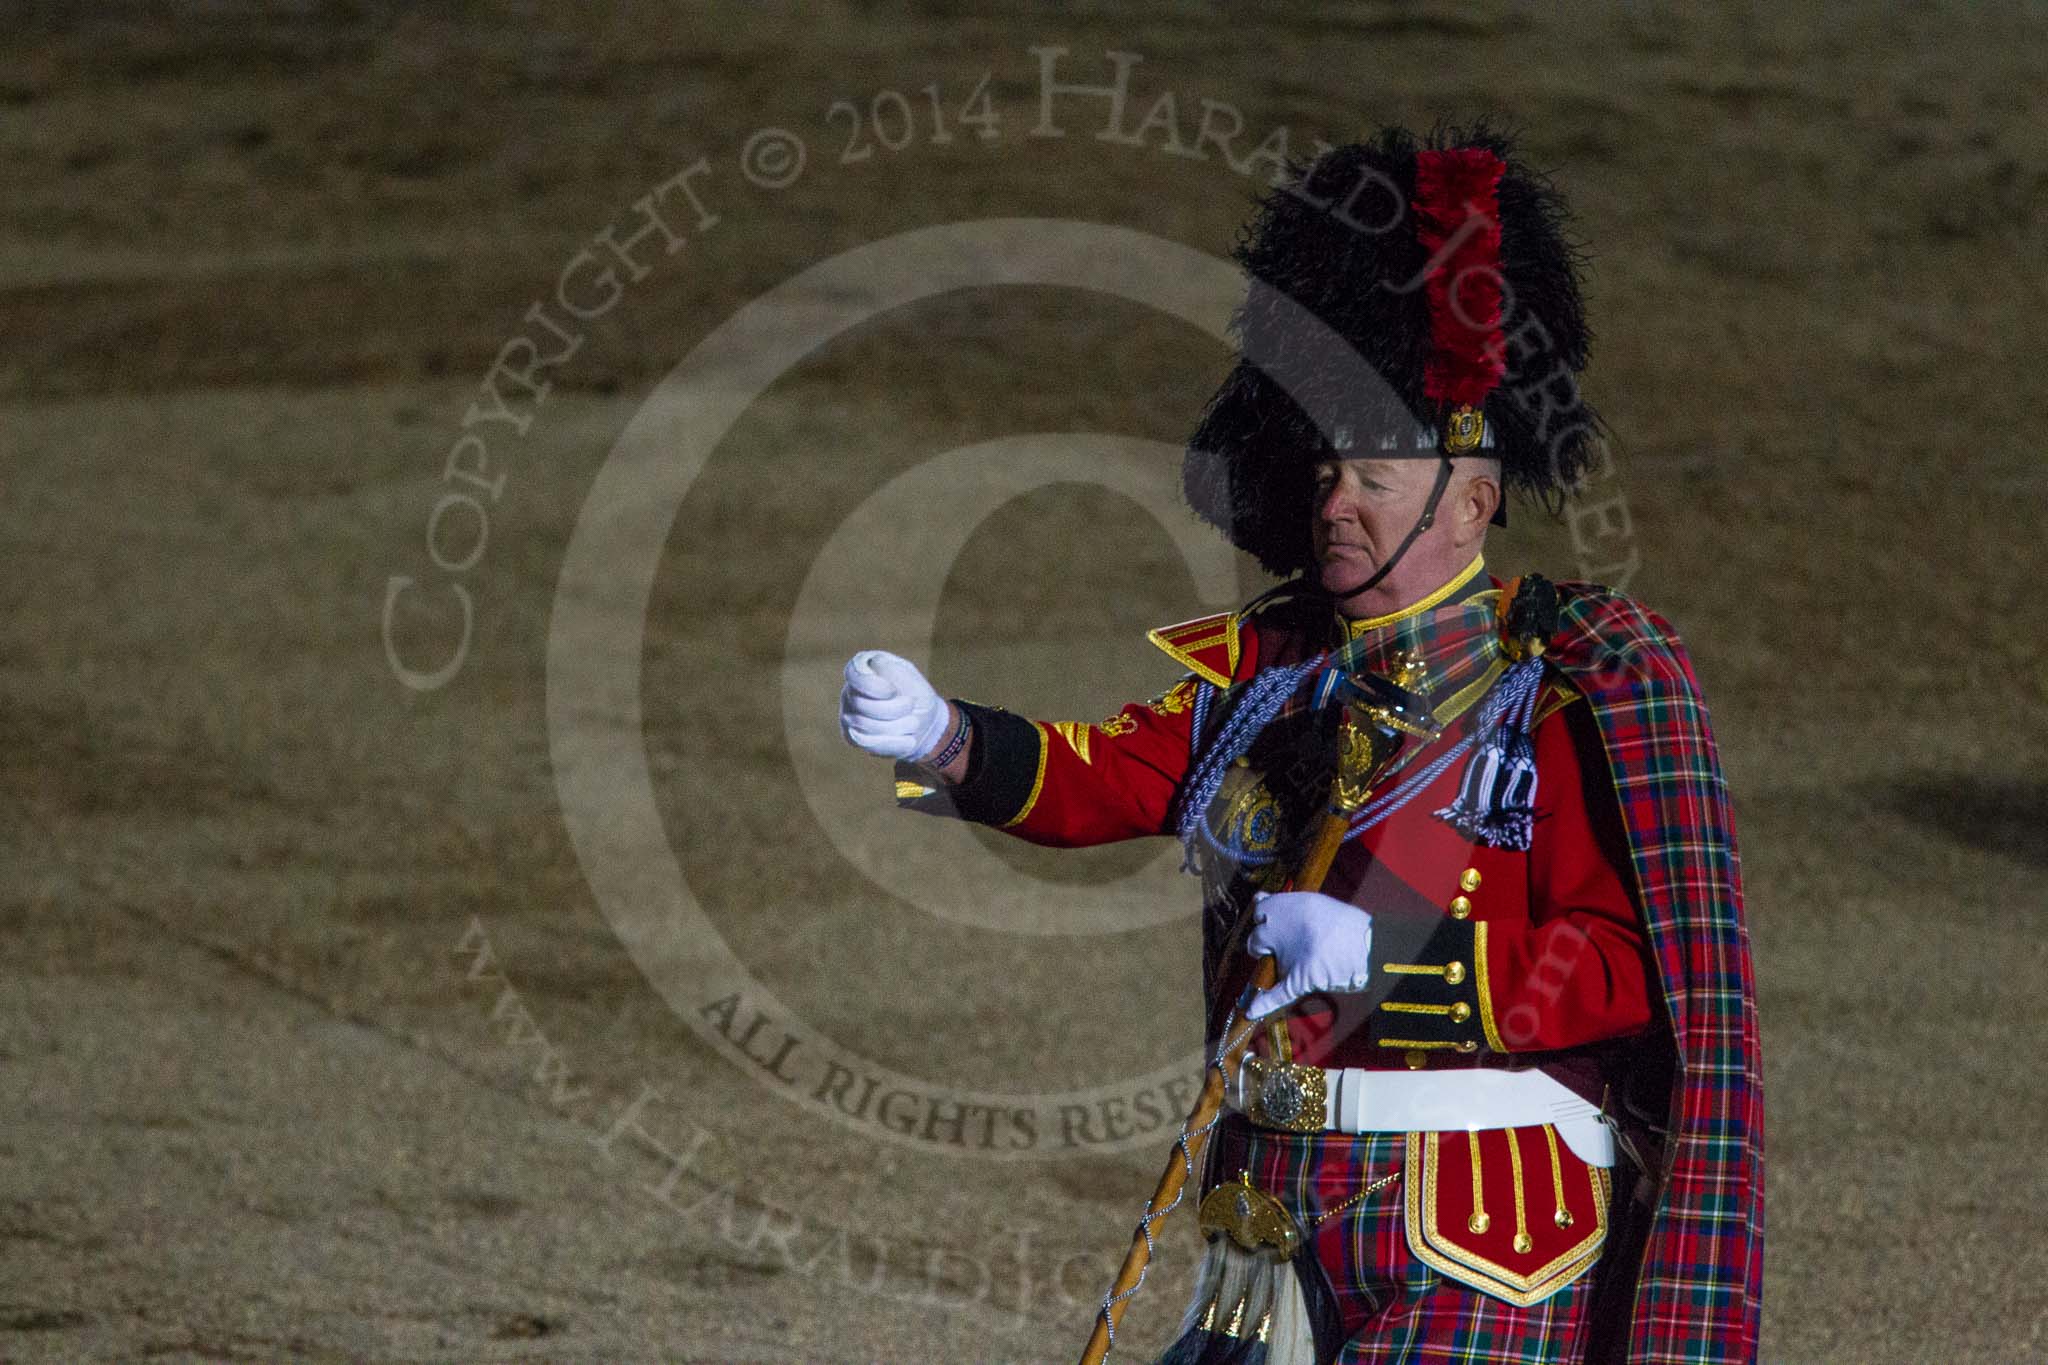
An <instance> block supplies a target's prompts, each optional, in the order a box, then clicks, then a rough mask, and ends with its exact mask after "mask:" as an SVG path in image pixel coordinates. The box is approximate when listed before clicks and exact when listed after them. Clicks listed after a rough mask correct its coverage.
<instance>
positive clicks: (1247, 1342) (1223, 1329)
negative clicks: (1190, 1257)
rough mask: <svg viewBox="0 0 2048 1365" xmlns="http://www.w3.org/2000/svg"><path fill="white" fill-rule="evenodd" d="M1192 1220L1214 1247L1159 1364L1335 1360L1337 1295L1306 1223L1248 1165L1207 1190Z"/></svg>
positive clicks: (1289, 1364)
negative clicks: (1312, 1245) (1311, 1246)
mask: <svg viewBox="0 0 2048 1365" xmlns="http://www.w3.org/2000/svg"><path fill="white" fill-rule="evenodd" d="M1196 1220H1197V1223H1198V1225H1199V1226H1200V1228H1201V1231H1202V1236H1203V1237H1204V1238H1205V1239H1206V1240H1207V1242H1208V1246H1207V1248H1206V1249H1205V1250H1204V1252H1203V1254H1202V1263H1201V1265H1200V1266H1199V1267H1198V1268H1197V1270H1196V1272H1195V1293H1194V1297H1193V1298H1192V1299H1191V1300H1190V1302H1189V1306H1188V1314H1187V1317H1186V1319H1185V1320H1184V1321H1183V1322H1182V1323H1181V1333H1180V1336H1179V1338H1178V1339H1177V1340H1176V1341H1175V1342H1174V1344H1173V1345H1172V1346H1171V1347H1169V1348H1168V1350H1167V1352H1166V1354H1165V1355H1163V1356H1161V1357H1159V1360H1158V1365H1318V1362H1319V1361H1327V1360H1329V1359H1330V1357H1331V1356H1332V1355H1334V1354H1335V1352H1336V1350H1337V1346H1338V1341H1337V1337H1338V1333H1339V1328H1338V1319H1337V1309H1336V1294H1335V1292H1334V1291H1333V1290H1332V1288H1331V1286H1330V1282H1329V1279H1328V1277H1327V1275H1326V1274H1325V1273H1324V1271H1323V1268H1322V1266H1321V1264H1320V1263H1319V1262H1318V1261H1317V1260H1316V1258H1315V1256H1314V1254H1313V1253H1311V1252H1310V1251H1309V1250H1308V1236H1307V1233H1306V1231H1305V1230H1304V1229H1303V1227H1302V1225H1301V1222H1300V1220H1298V1219H1297V1218H1295V1216H1294V1215H1293V1214H1291V1213H1289V1212H1288V1211H1287V1209H1286V1207H1285V1206H1284V1205H1282V1204H1281V1202H1280V1201H1279V1200H1277V1199H1275V1198H1274V1197H1273V1196H1272V1195H1270V1194H1268V1193H1266V1192H1265V1191H1264V1190H1262V1189H1259V1188H1258V1187H1257V1186H1256V1185H1254V1184H1252V1180H1251V1173H1250V1172H1248V1171H1246V1172H1240V1173H1239V1175H1238V1178H1237V1179H1236V1180H1234V1181H1226V1182H1225V1183H1223V1184H1221V1185H1218V1186H1217V1187H1216V1188H1215V1189H1213V1190H1211V1191H1210V1192H1209V1195H1208V1197H1207V1198H1205V1199H1203V1200H1202V1204H1201V1208H1200V1209H1199V1210H1198V1212H1197V1214H1196ZM1319 1338H1320V1343H1321V1344H1320V1349H1319V1344H1318V1343H1319Z"/></svg>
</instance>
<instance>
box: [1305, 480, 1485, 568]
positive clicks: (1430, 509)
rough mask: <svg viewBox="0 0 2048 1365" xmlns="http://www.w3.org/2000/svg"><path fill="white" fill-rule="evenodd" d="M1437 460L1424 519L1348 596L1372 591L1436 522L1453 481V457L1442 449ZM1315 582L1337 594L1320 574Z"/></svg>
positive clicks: (1424, 509) (1425, 505)
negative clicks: (1328, 586) (1437, 507)
mask: <svg viewBox="0 0 2048 1365" xmlns="http://www.w3.org/2000/svg"><path fill="white" fill-rule="evenodd" d="M1437 461H1438V463H1437V467H1436V482H1435V483H1434V484H1432V485H1431V486H1430V489H1429V501H1428V502H1427V503H1425V504H1424V505H1423V508H1422V520H1420V521H1418V522H1416V523H1415V529H1414V530H1412V531H1410V532H1409V533H1408V534H1407V536H1406V537H1405V538H1404V539H1403V540H1402V541H1401V543H1400V544H1399V545H1397V546H1395V547H1394V553H1392V554H1391V555H1388V556H1387V562H1386V563H1384V564H1382V565H1380V567H1379V569H1378V571H1377V572H1375V573H1374V574H1373V576H1372V577H1371V578H1368V579H1366V580H1365V582H1363V583H1361V584H1359V585H1358V586H1357V587H1355V588H1353V589H1352V590H1351V591H1350V592H1347V593H1345V594H1344V595H1345V596H1346V597H1356V596H1357V595H1358V594H1360V593H1362V592H1370V591H1372V590H1373V589H1374V588H1376V587H1378V586H1379V584H1380V580H1381V579H1383V578H1385V577H1386V576H1387V575H1388V574H1390V573H1392V572H1393V571H1394V566H1395V565H1396V564H1399V563H1400V562H1401V556H1402V555H1405V554H1407V553H1408V547H1409V546H1410V545H1413V544H1414V543H1415V540H1416V537H1418V536H1420V535H1421V534H1422V533H1423V532H1424V531H1427V530H1428V529H1429V528H1430V527H1431V526H1432V525H1434V524H1435V523H1436V505H1437V503H1438V502H1439V501H1441V500H1442V498H1443V495H1444V489H1446V488H1448V487H1450V483H1451V457H1450V456H1449V455H1446V454H1444V453H1443V452H1442V451H1438V452H1437ZM1315 584H1316V586H1317V587H1318V588H1322V591H1323V593H1324V595H1325V596H1335V594H1334V593H1331V592H1330V590H1329V589H1328V588H1323V586H1322V578H1321V576H1320V575H1317V577H1316V579H1315Z"/></svg>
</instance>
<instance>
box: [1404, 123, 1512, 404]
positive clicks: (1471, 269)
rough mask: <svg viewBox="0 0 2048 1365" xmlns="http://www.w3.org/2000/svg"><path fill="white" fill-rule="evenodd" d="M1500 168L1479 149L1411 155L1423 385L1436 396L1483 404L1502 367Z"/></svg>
mask: <svg viewBox="0 0 2048 1365" xmlns="http://www.w3.org/2000/svg"><path fill="white" fill-rule="evenodd" d="M1504 169H1505V166H1504V164H1503V163H1502V161H1501V159H1500V158H1499V157H1497V156H1495V155H1494V154H1493V153H1492V152H1490V151H1488V150H1486V149H1485V148H1484V147H1458V148H1452V149H1449V150H1446V151H1421V152H1418V153H1416V157H1415V204H1414V207H1415V237H1416V240H1417V241H1418V242H1419V243H1420V244H1421V246H1422V249H1423V251H1424V252H1425V253H1427V255H1428V259H1429V261H1430V272H1429V277H1428V280H1427V281H1426V282H1425V284H1424V289H1425V291H1426V294H1427V297H1428V299H1429V340H1430V348H1429V361H1428V363H1427V364H1426V365H1425V366H1424V367H1423V372H1422V391H1423V393H1424V395H1425V396H1427V397H1430V398H1434V399H1436V400H1438V401H1439V402H1443V403H1450V404H1453V405H1456V404H1470V405H1471V406H1473V407H1475V408H1477V407H1481V406H1483V405H1484V404H1485V402H1486V396H1487V395H1488V394H1489V393H1492V392H1493V389H1494V386H1495V385H1496V384H1498V383H1500V379H1501V376H1502V375H1503V374H1504V373H1506V369H1507V346H1506V343H1505V341H1503V339H1502V337H1501V333H1500V320H1501V317H1500V314H1501V273H1500V177H1501V172H1502V171H1503V170H1504ZM1447 248H1448V249H1447Z"/></svg>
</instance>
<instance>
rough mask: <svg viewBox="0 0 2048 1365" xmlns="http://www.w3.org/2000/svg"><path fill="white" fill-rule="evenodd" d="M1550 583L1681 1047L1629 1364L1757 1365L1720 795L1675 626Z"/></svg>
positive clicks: (1743, 1090)
mask: <svg viewBox="0 0 2048 1365" xmlns="http://www.w3.org/2000/svg"><path fill="white" fill-rule="evenodd" d="M1557 588H1558V596H1559V600H1560V604H1561V611H1560V620H1559V629H1558V632H1557V635H1556V636H1555V637H1554V639H1553V640H1552V642H1551V645H1550V647H1549V649H1548V651H1547V652H1546V658H1548V659H1549V660H1550V661H1551V662H1553V663H1554V664H1555V665H1556V666H1557V667H1558V669H1559V670H1560V671H1562V672H1563V673H1564V674H1565V675H1566V676H1567V677H1569V678H1570V679H1571V681H1572V683H1573V684H1574V685H1575V686H1577V687H1578V688H1579V689H1580V690H1581V691H1582V692H1583V693H1584V694H1585V695H1586V697H1587V698H1588V699H1589V700H1590V701H1591V702H1592V703H1593V710H1594V712H1595V714H1596V715H1597V716H1598V719H1599V729H1600V735H1601V739H1602V741H1603V742H1604V745H1605V748H1606V751H1607V760H1608V764H1609V767H1610V768H1611V770H1612V774H1613V778H1614V789H1615V794H1616V796H1617V797H1618V799H1619V803H1620V806H1621V812H1622V819H1623V822H1624V824H1625V825H1626V826H1627V828H1628V835H1629V843H1630V848H1631V853H1632V856H1633V862H1634V865H1635V873H1636V879H1637V883H1638V888H1639V890H1640V891H1641V894H1642V909H1643V915H1644V922H1645V929H1646V930H1647V933H1648V936H1649V940H1650V946H1651V951H1652V955H1653V956H1654V957H1655V959H1656V963H1657V971H1658V975H1659V977H1660V978H1661V982H1662V986H1663V992H1664V1003H1665V1007H1666V1012H1667V1014H1668V1016H1669V1019H1670V1023H1671V1029H1672V1037H1673V1041H1674V1043H1675V1044H1676V1050H1677V1058H1676V1061H1677V1067H1678V1070H1677V1072H1676V1080H1675V1083H1674V1084H1673V1086H1672V1091H1671V1108H1670V1114H1669V1121H1668V1122H1669V1129H1670V1132H1669V1137H1668V1140H1667V1142H1666V1144H1665V1147H1664V1159H1663V1167H1664V1169H1663V1180H1662V1185H1661V1188H1660V1190H1659V1192H1658V1197H1657V1202H1656V1207H1655V1211H1654V1214H1653V1217H1652V1222H1651V1225H1650V1228H1649V1231H1648V1241H1647V1244H1646V1245H1645V1247H1644V1250H1643V1256H1642V1263H1641V1269H1640V1273H1639V1275H1638V1277H1637V1281H1636V1286H1635V1292H1634V1309H1633V1314H1632V1323H1631V1325H1630V1329H1629V1332H1628V1345H1627V1359H1628V1360H1629V1361H1631V1362H1636V1363H1637V1365H1663V1363H1664V1362H1670V1363H1671V1365H1677V1363H1678V1362H1681V1361H1682V1362H1688V1365H1691V1363H1694V1362H1701V1361H1714V1362H1723V1361H1753V1360H1755V1359H1756V1353H1757V1337H1758V1329H1759V1323H1760V1319H1761V1316H1762V1305H1763V1298H1762V1287H1763V1230H1764V1199H1763V1196H1764V1187H1763V1175H1764V1170H1763V1077H1762V1062H1761V1056H1760V1052H1759V1047H1758V1041H1757V1020H1756V992H1755V980H1754V976H1753V973H1752V969H1751V965H1750V952H1749V931H1748V929H1747V928H1746V927H1745V925H1744V923H1743V909H1742V874H1741V859H1740V856H1739V855H1738V853H1737V851H1736V847H1735V825H1734V816H1733V812H1732V810H1731V809H1730V805H1729V799H1728V788H1727V784H1726V782H1725V781H1724V780H1723V778H1722V775H1721V763H1720V757H1719V754H1718V753H1717V751H1716V749H1715V747H1714V737H1713V732H1712V730H1711V729H1710V728H1709V726H1708V723H1707V711H1706V706H1705V703H1704V702H1703V701H1702V700H1701V698H1700V693H1699V683H1698V680H1697V679H1696V678H1695V677H1694V676H1693V671H1692V664H1691V662H1690V661H1689V660H1688V659H1687V657H1686V653H1685V648H1684V646H1683V645H1682V644H1680V643H1679V640H1678V637H1677V635H1676V634H1675V633H1674V632H1673V630H1672V628H1671V626H1670V624H1669V623H1668V622H1666V621H1665V620H1664V619H1663V618H1662V617H1660V616H1658V615H1657V614H1656V613H1655V612H1652V611H1650V610H1648V609H1647V608H1645V607H1642V606H1640V605H1639V604H1637V603H1635V602H1633V601H1631V600H1629V599H1628V598H1626V597H1624V596H1622V595H1621V594H1619V593H1616V592H1613V591H1611V590H1610V589H1607V588H1602V587H1598V586H1595V585H1593V584H1587V583H1559V584H1558V585H1557Z"/></svg>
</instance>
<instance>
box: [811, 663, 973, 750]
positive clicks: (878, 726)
mask: <svg viewBox="0 0 2048 1365" xmlns="http://www.w3.org/2000/svg"><path fill="white" fill-rule="evenodd" d="M951 719H952V715H951V708H949V707H948V706H947V705H946V701H945V698H943V697H941V696H940V695H939V694H938V693H937V692H936V691H934V690H933V688H932V685H931V684H930V683H928V682H926V681H925V680H924V674H922V673H920V672H918V671H917V665H916V664H914V663H912V662H910V660H908V659H901V658H898V657H897V656H896V655H894V654H888V653H884V652H883V651H882V650H879V649H864V650H862V651H861V652H860V653H858V654H856V655H854V656H853V657H852V658H851V659H848V660H847V661H846V684H845V686H843V687H841V688H840V689H839V733H841V734H842V735H845V736H846V742H847V743H848V744H851V745H853V746H854V747H855V748H856V749H864V750H866V751H867V752H868V753H871V754H873V755H875V756H876V757H877V758H900V759H902V760H904V761H905V762H909V763H915V762H916V761H917V760H918V759H921V758H927V757H930V756H931V755H932V754H935V753H937V752H938V750H939V747H940V746H941V745H943V744H944V743H945V742H946V736H947V734H948V732H949V731H950V729H951V725H950V722H951Z"/></svg>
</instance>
